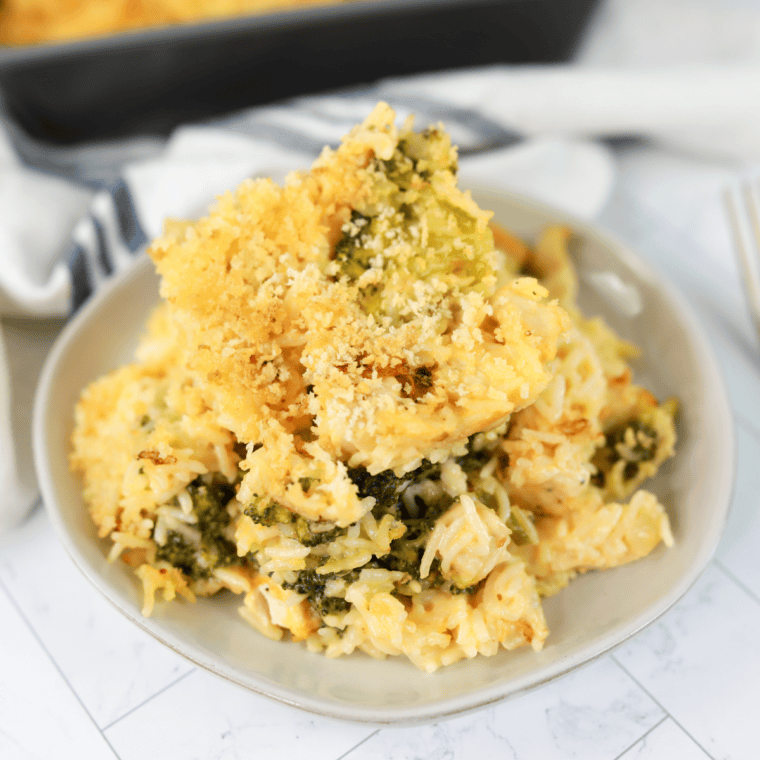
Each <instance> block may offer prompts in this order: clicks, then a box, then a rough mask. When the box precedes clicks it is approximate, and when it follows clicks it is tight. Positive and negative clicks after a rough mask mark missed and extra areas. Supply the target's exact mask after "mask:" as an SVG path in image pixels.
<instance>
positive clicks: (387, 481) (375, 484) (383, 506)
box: [348, 467, 407, 515]
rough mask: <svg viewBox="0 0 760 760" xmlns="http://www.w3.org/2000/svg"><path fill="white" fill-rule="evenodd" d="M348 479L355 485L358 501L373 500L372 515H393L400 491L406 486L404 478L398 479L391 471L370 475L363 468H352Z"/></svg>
mask: <svg viewBox="0 0 760 760" xmlns="http://www.w3.org/2000/svg"><path fill="white" fill-rule="evenodd" d="M348 477H349V478H351V480H352V481H353V482H354V483H355V484H356V488H357V491H358V493H359V498H360V499H365V498H366V497H367V496H372V497H373V498H374V499H375V506H374V507H373V510H372V511H373V514H375V515H382V514H387V513H390V514H395V513H396V505H397V504H398V500H399V496H400V494H401V491H402V490H403V489H404V487H405V486H406V485H407V479H406V478H399V477H398V476H397V475H395V474H394V472H393V470H383V471H382V472H379V473H378V474H377V475H370V474H369V472H367V470H366V469H365V468H364V467H352V468H351V469H349V471H348Z"/></svg>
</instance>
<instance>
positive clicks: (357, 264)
mask: <svg viewBox="0 0 760 760" xmlns="http://www.w3.org/2000/svg"><path fill="white" fill-rule="evenodd" d="M370 222H371V219H370V217H368V216H365V215H364V214H360V213H359V212H358V211H356V210H353V211H351V221H350V222H349V224H348V227H347V229H346V231H345V232H344V233H343V237H341V239H340V240H339V241H338V242H337V243H336V245H335V250H334V253H333V256H334V259H335V261H336V262H337V263H338V265H339V266H340V271H341V272H342V273H343V274H344V275H346V276H347V277H348V279H349V280H350V281H351V282H353V281H354V280H356V279H358V278H359V277H360V276H361V275H362V273H363V272H365V271H366V270H367V269H369V262H370V259H371V258H372V256H373V255H374V254H373V253H372V251H371V250H368V249H366V248H363V247H362V244H361V235H362V232H363V231H365V230H366V229H367V226H368V225H369V224H370Z"/></svg>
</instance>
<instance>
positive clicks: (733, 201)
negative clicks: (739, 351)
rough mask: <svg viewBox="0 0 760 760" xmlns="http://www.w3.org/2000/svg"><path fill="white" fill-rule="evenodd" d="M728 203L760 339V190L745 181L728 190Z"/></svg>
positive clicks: (726, 196) (726, 195)
mask: <svg viewBox="0 0 760 760" xmlns="http://www.w3.org/2000/svg"><path fill="white" fill-rule="evenodd" d="M725 203H726V209H727V212H728V218H729V219H730V221H731V227H732V229H733V233H734V242H735V248H736V252H737V254H738V259H739V264H740V267H741V273H742V282H743V284H744V290H745V293H746V296H747V303H748V306H749V310H750V314H751V316H752V321H753V323H754V326H755V333H756V334H757V337H758V340H760V190H758V188H757V186H755V185H753V184H751V183H749V182H747V183H744V184H742V185H741V186H739V187H737V188H732V189H729V190H727V191H726V194H725Z"/></svg>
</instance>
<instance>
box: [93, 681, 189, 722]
mask: <svg viewBox="0 0 760 760" xmlns="http://www.w3.org/2000/svg"><path fill="white" fill-rule="evenodd" d="M197 672H198V668H196V667H193V668H191V669H190V670H188V671H187V672H186V673H183V674H182V675H181V676H179V678H175V679H174V680H173V681H172V682H171V683H168V684H166V686H164V687H163V688H161V689H159V690H158V691H157V692H156V693H155V694H151V695H150V696H149V697H147V698H146V699H144V700H143V701H142V702H140V704H139V705H135V706H134V707H130V709H129V710H127V711H126V712H125V713H124V714H123V715H120V716H119V717H118V718H115V719H114V720H112V721H111V722H110V723H109V724H108V725H107V726H103V733H105V732H106V731H108V730H110V729H111V728H113V727H114V726H115V725H116V724H117V723H119V722H120V721H122V720H124V718H126V717H128V716H129V715H132V713H134V712H136V711H137V710H139V709H140V708H141V707H145V705H147V704H148V702H151V701H152V700H154V699H155V698H156V697H157V696H159V695H160V694H163V693H164V692H165V691H168V690H169V689H171V688H172V687H173V686H176V685H177V684H178V683H179V682H180V681H182V680H183V679H185V678H187V677H188V676H191V675H192V674H193V673H197Z"/></svg>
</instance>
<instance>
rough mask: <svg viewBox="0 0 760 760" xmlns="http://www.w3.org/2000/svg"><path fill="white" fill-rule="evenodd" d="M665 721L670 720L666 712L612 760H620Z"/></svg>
mask: <svg viewBox="0 0 760 760" xmlns="http://www.w3.org/2000/svg"><path fill="white" fill-rule="evenodd" d="M666 720H670V713H669V712H667V711H665V715H663V716H662V718H661V719H660V720H658V721H657V723H655V724H654V725H653V726H652V727H651V728H650V729H649V730H648V731H645V732H644V733H643V734H642V735H641V736H640V737H639V738H638V739H636V741H635V742H634V743H633V744H630V745H629V746H627V747H626V748H625V749H624V750H623V751H622V752H621V753H620V754H619V755H616V756H615V757H614V758H613V760H620V758H622V757H623V756H624V755H625V754H626V753H627V752H630V751H631V750H632V749H633V748H634V747H635V746H636V745H637V744H639V743H640V742H643V741H644V739H646V738H647V736H649V734H651V733H652V731H654V730H655V729H656V728H659V727H660V726H661V725H662V724H663V723H664V722H665V721H666Z"/></svg>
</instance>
